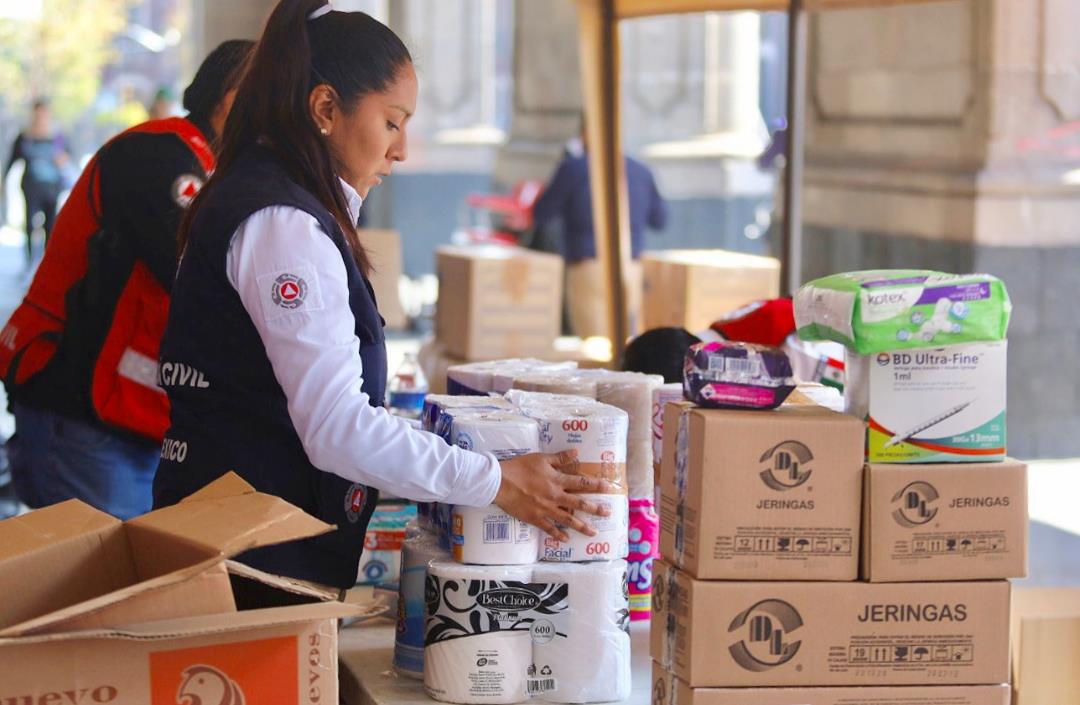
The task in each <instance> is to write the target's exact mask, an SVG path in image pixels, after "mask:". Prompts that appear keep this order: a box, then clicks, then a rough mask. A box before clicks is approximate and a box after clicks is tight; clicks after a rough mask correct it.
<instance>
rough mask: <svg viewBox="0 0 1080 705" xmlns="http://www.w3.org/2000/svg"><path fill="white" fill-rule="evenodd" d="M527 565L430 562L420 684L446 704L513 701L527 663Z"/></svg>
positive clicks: (536, 600)
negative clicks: (422, 672)
mask: <svg viewBox="0 0 1080 705" xmlns="http://www.w3.org/2000/svg"><path fill="white" fill-rule="evenodd" d="M531 582H532V568H531V566H504V567H494V566H472V565H461V564H460V563H453V562H450V561H432V562H431V563H430V565H429V566H428V577H427V584H426V586H425V588H424V597H425V602H426V605H427V610H426V614H427V624H426V627H427V630H426V633H425V637H424V690H426V691H427V693H428V695H430V696H431V697H433V698H435V699H436V700H442V701H443V702H449V703H491V704H503V703H505V704H509V703H519V702H521V701H523V700H525V698H526V679H527V671H528V668H529V664H530V663H531V662H532V639H531V634H530V631H529V630H530V628H531V626H532V618H531V614H532V611H533V610H534V609H536V608H538V607H540V606H541V605H542V604H543V603H544V599H545V597H547V598H548V602H551V599H550V597H551V596H544V595H542V594H539V591H537V590H535V589H534V586H532V585H531Z"/></svg>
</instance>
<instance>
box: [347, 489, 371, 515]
mask: <svg viewBox="0 0 1080 705" xmlns="http://www.w3.org/2000/svg"><path fill="white" fill-rule="evenodd" d="M366 501H367V488H366V487H364V486H363V485H361V484H360V483H359V482H354V483H353V484H351V485H349V489H347V490H346V491H345V518H346V519H348V520H349V523H350V524H355V523H356V522H358V521H360V515H361V514H362V513H363V511H364V503H365V502H366Z"/></svg>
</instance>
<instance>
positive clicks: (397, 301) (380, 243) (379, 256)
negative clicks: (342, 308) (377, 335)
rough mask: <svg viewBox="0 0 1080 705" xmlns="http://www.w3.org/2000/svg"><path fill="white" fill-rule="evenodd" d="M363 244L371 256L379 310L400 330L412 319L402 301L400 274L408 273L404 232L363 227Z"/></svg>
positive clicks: (359, 233)
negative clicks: (404, 257)
mask: <svg viewBox="0 0 1080 705" xmlns="http://www.w3.org/2000/svg"><path fill="white" fill-rule="evenodd" d="M357 234H358V235H359V236H360V244H361V245H363V247H364V251H365V252H367V256H368V259H370V260H371V277H370V279H371V288H372V289H374V290H375V300H376V301H377V302H378V304H379V314H380V315H382V317H383V320H385V321H386V327H387V328H394V329H397V330H401V329H403V328H405V327H406V326H407V325H408V323H409V318H408V316H406V315H405V308H404V307H403V306H402V305H401V289H400V288H399V287H400V283H401V276H402V275H403V274H404V273H405V267H404V263H403V261H402V256H401V235H400V234H398V231H397V230H378V229H375V228H361V229H360V230H358V231H357Z"/></svg>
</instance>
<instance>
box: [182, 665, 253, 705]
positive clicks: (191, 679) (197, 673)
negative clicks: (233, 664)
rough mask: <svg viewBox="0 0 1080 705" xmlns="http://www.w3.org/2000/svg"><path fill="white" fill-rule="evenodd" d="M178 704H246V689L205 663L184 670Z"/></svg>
mask: <svg viewBox="0 0 1080 705" xmlns="http://www.w3.org/2000/svg"><path fill="white" fill-rule="evenodd" d="M176 703H177V705H245V701H244V691H242V690H240V686H238V685H237V684H236V682H235V681H233V680H232V679H231V678H229V677H228V676H227V675H225V674H224V673H222V672H221V671H219V670H218V669H216V668H214V667H213V666H207V665H204V664H197V665H194V666H192V667H190V668H188V669H186V670H185V671H184V676H183V681H182V682H181V683H180V689H179V690H178V691H177V692H176Z"/></svg>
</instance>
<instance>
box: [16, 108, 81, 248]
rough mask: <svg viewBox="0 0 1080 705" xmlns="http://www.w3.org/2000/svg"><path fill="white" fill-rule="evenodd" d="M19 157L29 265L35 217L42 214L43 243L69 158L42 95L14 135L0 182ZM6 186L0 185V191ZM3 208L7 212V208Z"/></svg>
mask: <svg viewBox="0 0 1080 705" xmlns="http://www.w3.org/2000/svg"><path fill="white" fill-rule="evenodd" d="M20 161H21V162H23V165H24V167H25V169H24V171H23V176H22V184H21V186H22V192H23V198H24V199H25V201H26V264H27V266H29V265H30V264H31V263H32V262H33V260H34V251H33V244H32V237H33V234H34V220H35V219H36V218H37V216H38V215H42V216H44V219H45V224H44V229H45V243H46V244H48V242H49V236H50V235H51V234H52V230H53V226H54V225H55V224H56V205H57V201H58V200H59V198H60V193H61V191H63V190H64V186H65V184H64V173H65V171H66V169H67V168H68V162H69V161H70V158H69V156H68V146H67V140H65V139H64V136H63V135H62V134H60V133H59V132H56V131H55V130H54V129H53V124H52V113H51V112H50V111H49V103H48V101H47V100H45V99H44V98H38V99H37V100H35V101H34V105H33V112H32V117H31V119H30V126H29V127H28V128H27V129H25V130H23V131H22V132H20V133H19V136H18V137H16V138H15V143H14V144H13V145H12V146H11V154H10V156H9V157H8V160H7V162H6V163H5V164H4V175H3V179H0V184H2V183H6V182H7V177H8V173H9V172H10V171H11V168H12V167H13V166H14V165H15V163H16V162H20ZM5 190H6V189H2V188H0V192H2V191H5ZM0 198H3V196H2V195H0ZM5 206H6V204H5ZM3 210H4V214H5V216H6V214H7V208H6V207H5V208H4V209H3ZM4 220H6V217H5V218H4Z"/></svg>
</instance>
